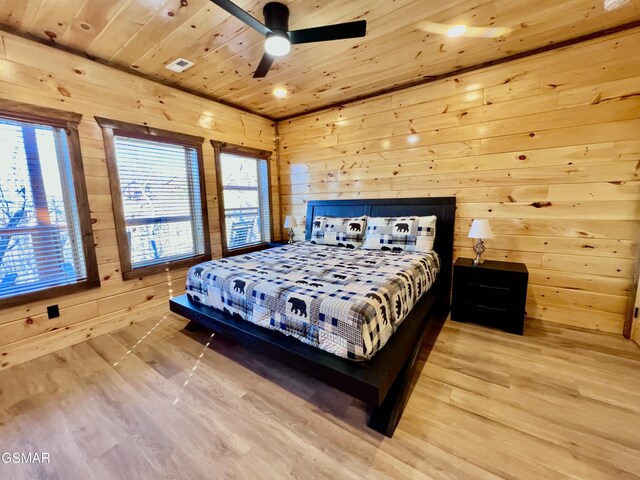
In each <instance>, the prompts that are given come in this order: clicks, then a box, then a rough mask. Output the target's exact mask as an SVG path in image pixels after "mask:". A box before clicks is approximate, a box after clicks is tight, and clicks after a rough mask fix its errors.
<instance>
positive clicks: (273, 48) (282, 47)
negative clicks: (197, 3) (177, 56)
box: [211, 0, 367, 78]
mask: <svg viewBox="0 0 640 480" xmlns="http://www.w3.org/2000/svg"><path fill="white" fill-rule="evenodd" d="M211 1H212V2H213V3H215V4H216V5H218V6H219V7H220V8H223V9H224V10H226V11H227V12H229V13H230V14H231V15H233V16H234V17H237V18H238V19H239V20H242V21H243V22H244V23H246V24H247V25H249V26H250V27H251V28H253V29H254V30H257V31H258V32H260V33H261V34H262V35H264V36H265V37H266V40H265V42H264V50H265V52H264V55H263V56H262V60H260V64H259V65H258V68H257V69H256V71H255V73H254V74H253V78H263V77H265V76H266V75H267V73H268V72H269V69H270V68H271V65H273V61H274V60H275V57H281V56H283V55H286V54H287V53H289V51H290V50H291V45H296V44H299V43H314V42H325V41H328V40H342V39H345V38H358V37H364V36H365V35H366V33H367V21H366V20H358V21H355V22H346V23H338V24H335V25H325V26H323V27H312V28H303V29H302V30H292V31H289V8H288V7H287V6H286V5H284V4H282V3H279V2H269V3H267V4H266V5H265V6H264V10H263V14H264V24H263V23H261V22H260V21H259V20H256V19H255V18H254V17H252V16H251V15H249V14H248V13H247V12H246V11H244V10H243V9H241V8H240V7H238V6H237V5H236V4H235V3H233V2H231V1H229V0H211Z"/></svg>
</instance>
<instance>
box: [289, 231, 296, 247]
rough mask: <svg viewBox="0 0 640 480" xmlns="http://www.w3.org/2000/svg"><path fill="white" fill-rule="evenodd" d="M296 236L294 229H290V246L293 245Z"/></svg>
mask: <svg viewBox="0 0 640 480" xmlns="http://www.w3.org/2000/svg"><path fill="white" fill-rule="evenodd" d="M294 236H295V233H294V231H293V228H290V229H289V245H292V244H293V237H294Z"/></svg>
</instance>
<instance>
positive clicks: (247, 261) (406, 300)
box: [187, 242, 440, 360]
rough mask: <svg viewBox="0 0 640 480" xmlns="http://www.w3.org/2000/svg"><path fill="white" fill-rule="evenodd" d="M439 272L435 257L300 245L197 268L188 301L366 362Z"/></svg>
mask: <svg viewBox="0 0 640 480" xmlns="http://www.w3.org/2000/svg"><path fill="white" fill-rule="evenodd" d="M439 271H440V259H439V257H438V255H437V254H436V253H435V252H430V253H418V252H403V253H394V252H387V251H380V250H376V251H366V250H345V249H342V248H337V247H331V246H325V245H313V244H311V243H309V242H301V243H296V244H293V245H287V246H283V247H277V248H272V249H269V250H263V251H261V252H257V253H249V254H246V255H239V256H236V257H230V258H225V259H221V260H214V261H210V262H205V263H202V264H199V265H196V266H195V267H192V268H191V269H190V270H189V274H188V276H187V296H188V298H189V299H190V300H192V301H195V302H200V303H203V304H205V305H208V306H210V307H214V308H216V309H218V310H222V311H224V312H226V313H228V314H230V315H234V316H238V317H239V318H242V319H244V320H248V321H250V322H252V323H255V324H257V325H260V326H262V327H265V328H270V329H272V330H278V331H280V332H282V333H284V334H286V335H290V336H293V337H295V338H297V339H298V340H301V341H303V342H305V343H307V344H309V345H313V346H314V347H317V348H320V349H322V350H326V351H327V352H330V353H333V354H335V355H338V356H340V357H344V358H349V359H353V360H366V359H369V358H371V357H373V355H375V354H376V352H378V351H379V350H380V349H381V348H382V347H383V346H384V345H385V344H386V342H387V340H388V339H389V337H391V335H392V334H393V332H395V331H396V329H397V328H398V326H399V325H400V324H401V323H402V321H403V320H404V319H405V317H406V316H407V314H408V313H409V312H410V311H411V309H412V308H413V306H414V304H415V303H416V302H417V301H418V299H419V298H420V297H421V296H422V295H423V294H424V292H426V291H427V290H428V289H429V288H430V287H431V285H432V284H433V282H434V281H435V279H436V276H437V274H438V272H439Z"/></svg>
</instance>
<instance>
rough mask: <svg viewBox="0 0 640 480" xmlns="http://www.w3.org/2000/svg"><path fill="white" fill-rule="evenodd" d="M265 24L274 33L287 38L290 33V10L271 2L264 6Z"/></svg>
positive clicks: (280, 4)
mask: <svg viewBox="0 0 640 480" xmlns="http://www.w3.org/2000/svg"><path fill="white" fill-rule="evenodd" d="M262 13H263V14H264V24H265V25H266V26H267V27H268V28H269V29H270V30H271V31H273V32H274V33H277V34H280V35H282V36H285V37H287V36H288V35H287V32H288V31H289V8H288V7H287V6H286V5H284V4H282V3H279V2H269V3H267V4H266V5H265V6H264V10H263V11H262Z"/></svg>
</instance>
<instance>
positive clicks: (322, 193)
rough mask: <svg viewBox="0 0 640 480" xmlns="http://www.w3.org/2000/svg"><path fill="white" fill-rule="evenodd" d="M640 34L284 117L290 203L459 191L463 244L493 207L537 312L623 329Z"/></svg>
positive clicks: (639, 117) (636, 160) (639, 189)
mask: <svg viewBox="0 0 640 480" xmlns="http://www.w3.org/2000/svg"><path fill="white" fill-rule="evenodd" d="M479 41H481V40H479ZM639 48H640V30H639V29H635V30H629V31H626V32H624V33H622V34H617V35H614V36H610V37H604V38H601V39H598V40H595V41H590V42H586V43H583V44H580V45H576V46H572V47H570V48H566V49H562V50H556V51H552V52H547V53H545V54H540V55H537V56H532V57H528V58H526V59H521V60H518V61H514V62H511V63H508V64H503V65H498V66H494V67H491V68H487V69H483V70H477V71H474V72H471V73H467V74H464V75H461V76H458V77H455V78H449V79H446V80H442V81H438V82H434V83H430V84H426V85H423V86H420V87H415V88H411V89H407V90H403V91H399V92H397V93H393V94H388V95H384V96H379V97H374V98H371V99H369V100H366V101H362V102H359V103H355V104H349V105H347V106H344V107H342V108H333V109H329V110H324V111H321V112H320V113H315V114H311V115H307V116H304V117H298V118H295V119H292V120H289V121H284V122H281V123H279V125H278V127H279V132H280V141H281V148H280V157H279V168H280V191H281V204H282V214H283V215H286V214H293V215H298V216H302V215H304V213H305V208H306V206H305V203H306V202H307V200H309V199H327V198H332V199H333V198H375V197H403V196H404V197H406V196H412V197H413V196H415V197H419V196H446V195H455V196H456V197H457V200H458V208H457V219H456V230H457V234H456V238H455V253H456V256H465V257H469V256H472V254H473V253H472V250H471V246H472V240H470V239H468V238H467V233H468V230H469V226H470V223H471V220H472V219H473V218H475V217H487V218H490V219H491V224H492V227H493V230H494V232H495V233H496V238H494V239H492V240H488V241H487V242H486V246H487V249H488V250H487V253H486V254H485V257H487V258H490V259H501V260H513V261H519V262H525V263H526V264H527V266H528V268H529V272H530V287H529V292H528V303H527V312H528V315H529V316H531V317H535V318H538V319H542V320H550V321H554V322H560V323H564V324H570V325H576V326H580V327H586V328H589V329H597V330H602V331H605V332H613V333H618V334H620V333H621V332H622V328H623V322H624V316H625V310H626V308H627V307H626V305H627V299H628V297H629V295H630V291H629V290H630V286H631V284H632V276H633V272H634V256H635V252H636V242H637V241H638V237H639V232H640V230H639V222H638V221H639V220H640V211H639V209H638V206H639V202H638V200H639V199H640V182H639V181H638V168H639V166H640V56H639V55H638V49H639ZM425 73H428V72H425ZM291 98H292V99H293V98H295V95H292V96H291Z"/></svg>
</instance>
